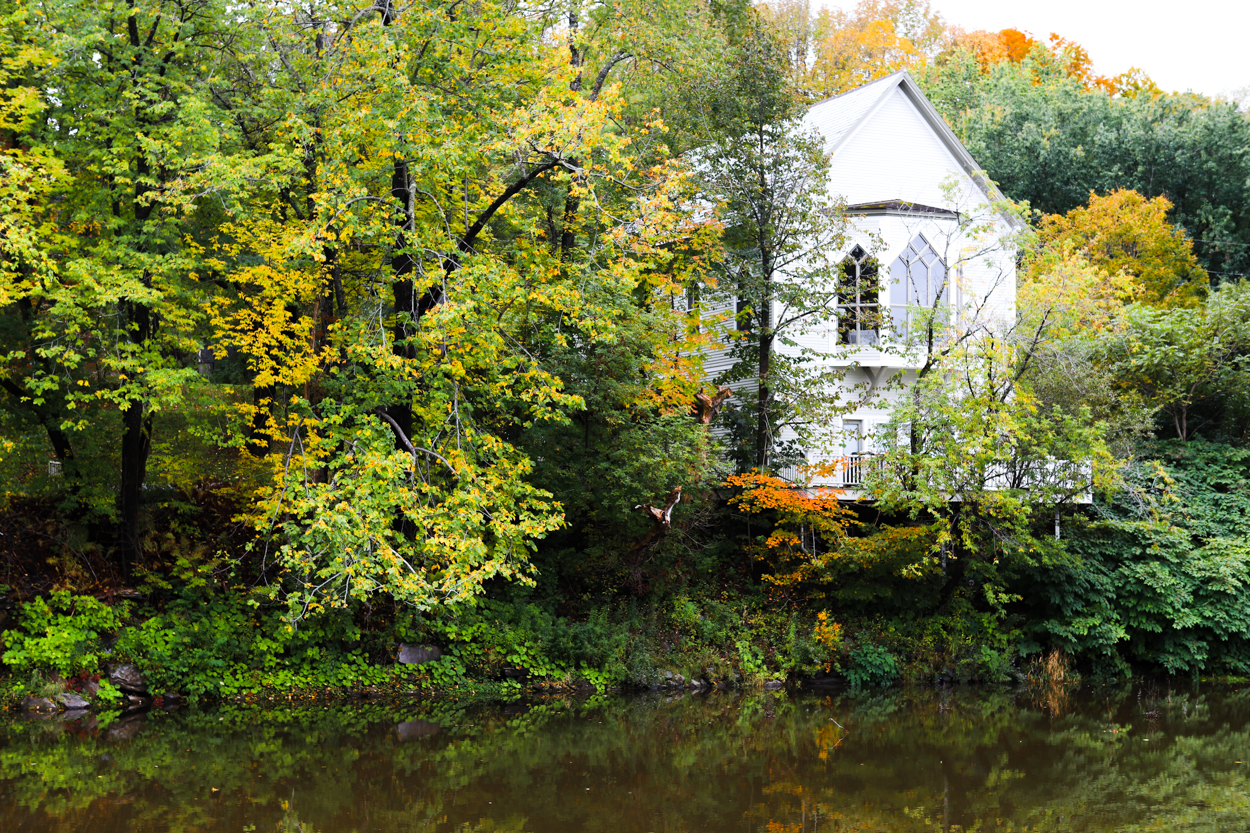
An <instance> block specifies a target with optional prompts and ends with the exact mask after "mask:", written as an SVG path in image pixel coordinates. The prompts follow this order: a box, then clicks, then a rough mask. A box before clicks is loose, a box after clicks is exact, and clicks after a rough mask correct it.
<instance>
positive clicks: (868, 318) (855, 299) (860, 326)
mask: <svg viewBox="0 0 1250 833" xmlns="http://www.w3.org/2000/svg"><path fill="white" fill-rule="evenodd" d="M879 273H880V270H879V268H878V266H877V261H876V260H874V259H873V258H871V257H869V256H868V253H867V252H866V251H864V249H863V247H862V246H856V247H855V248H853V249H851V253H850V254H849V255H847V257H846V259H845V260H843V261H842V265H841V267H840V274H839V276H838V343H839V344H876V343H877V340H878V338H879V337H880V333H881V278H880V274H879Z"/></svg>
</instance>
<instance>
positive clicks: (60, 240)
mask: <svg viewBox="0 0 1250 833" xmlns="http://www.w3.org/2000/svg"><path fill="white" fill-rule="evenodd" d="M219 12H220V9H219V8H218V7H217V6H216V5H215V4H213V3H212V2H210V0H205V2H195V3H164V2H159V1H157V0H153V2H147V0H127V2H120V1H119V2H115V3H105V4H93V3H87V4H83V3H75V2H64V3H57V4H53V5H50V6H48V7H46V9H45V10H44V14H42V15H40V16H38V17H37V18H35V17H32V18H31V19H30V20H29V22H30V24H31V25H32V26H36V27H37V31H39V33H40V34H41V35H42V36H43V37H44V38H45V43H46V44H47V46H46V48H47V50H48V51H49V53H50V55H51V56H52V60H51V62H50V66H49V67H48V68H47V69H46V70H45V71H44V72H43V73H42V74H41V75H40V77H39V79H38V81H39V84H40V86H41V88H42V94H43V96H44V97H45V99H46V100H47V102H48V104H49V106H48V107H47V109H46V111H45V113H44V114H43V115H42V118H41V119H40V120H38V121H37V122H32V123H31V124H30V127H29V131H28V134H27V135H28V139H27V141H28V142H29V143H30V144H31V145H32V146H38V147H44V148H49V149H52V150H53V151H54V152H55V154H56V155H57V156H58V157H60V158H61V159H63V160H64V162H65V169H66V172H67V177H66V179H65V180H64V181H63V182H61V183H60V184H59V187H57V189H56V191H55V193H47V194H44V195H43V196H44V198H45V199H46V200H47V201H48V203H50V206H49V207H51V205H54V206H55V219H56V223H57V226H58V231H59V233H58V234H56V235H55V236H54V237H53V239H52V240H49V241H45V243H44V245H45V246H48V244H51V246H49V247H48V248H50V249H52V250H53V251H55V253H56V254H55V262H54V265H53V266H52V268H50V269H49V270H47V272H46V273H45V275H44V279H43V280H40V281H38V282H34V283H29V284H27V285H26V287H25V290H24V294H23V297H22V298H21V299H20V300H19V301H18V304H17V310H18V312H19V315H20V318H21V321H22V324H21V326H20V327H19V328H18V329H17V331H16V332H19V333H20V336H19V339H20V340H21V342H22V343H21V344H20V346H18V345H15V346H14V347H15V349H13V350H12V351H11V352H10V353H9V355H10V357H12V358H13V359H16V357H17V356H18V355H19V354H22V355H24V356H25V357H26V358H27V362H26V363H25V364H24V365H22V366H20V367H18V366H17V365H16V364H13V365H11V367H12V368H13V375H14V376H20V377H22V378H21V379H20V381H18V380H14V379H13V378H10V382H11V383H12V385H13V386H14V387H16V388H19V389H20V393H15V392H14V390H12V389H10V391H9V392H10V394H12V395H14V396H15V398H16V399H19V400H21V401H24V402H27V403H28V404H29V405H30V406H31V407H33V408H34V409H35V410H36V411H39V412H41V413H43V414H45V415H46V419H45V421H46V422H47V423H48V424H49V426H53V424H54V423H55V426H54V430H51V431H50V439H51V440H52V445H53V449H54V451H55V453H56V454H57V456H58V457H60V458H62V459H65V458H70V457H74V456H76V455H75V454H74V452H73V448H72V446H71V445H70V442H71V441H72V439H73V437H74V435H77V436H78V437H79V438H82V437H84V436H86V435H91V434H100V435H105V436H107V435H108V433H109V432H110V431H111V430H112V425H113V424H114V423H112V419H113V418H114V417H116V419H117V420H118V422H119V423H120V424H119V425H118V429H119V437H118V440H117V443H116V444H117V447H119V450H120V453H119V455H118V457H117V458H116V459H117V464H118V468H119V472H118V474H119V476H118V483H117V487H116V490H115V491H113V490H108V489H107V487H106V488H105V489H103V490H101V491H102V492H104V493H108V492H112V493H113V494H115V495H116V505H115V507H113V508H112V511H111V513H110V514H112V515H113V516H114V517H115V519H116V523H115V535H114V536H113V543H114V545H115V548H116V551H117V553H118V554H119V556H120V562H121V566H122V568H123V570H127V569H128V568H129V566H130V565H131V564H133V563H134V562H135V561H136V560H137V559H138V557H139V554H140V551H141V543H140V504H141V502H142V499H143V485H144V481H145V479H146V477H147V469H148V462H149V457H150V454H151V448H152V432H153V423H154V420H155V418H156V416H157V414H158V413H160V412H161V411H162V410H164V409H168V408H171V407H174V406H176V405H178V403H180V402H181V401H182V400H183V397H184V396H185V393H186V390H187V388H188V386H189V385H193V384H194V382H195V380H197V379H198V378H199V377H198V375H197V374H196V371H195V369H194V367H193V364H192V362H191V360H190V357H191V356H193V355H194V353H195V349H196V347H197V346H198V344H197V341H196V335H197V332H196V330H197V327H198V326H199V321H201V320H202V316H201V313H200V311H199V302H200V299H201V293H200V286H199V284H198V281H197V277H196V275H197V269H198V268H199V260H198V255H197V253H196V252H195V251H194V249H193V248H188V247H187V246H186V245H185V238H186V235H187V234H188V231H189V229H190V227H191V224H192V223H193V221H194V218H193V217H192V216H190V215H187V214H184V213H179V212H177V211H172V210H167V208H166V207H165V206H164V205H163V198H164V195H165V193H166V191H167V190H168V189H169V188H170V186H171V184H172V183H174V182H175V181H176V180H177V179H178V177H180V176H181V175H183V174H184V173H186V171H187V170H188V169H189V168H190V167H192V166H193V165H194V164H195V162H194V161H193V160H195V159H196V158H197V157H198V156H199V155H200V154H202V153H203V152H204V151H205V150H206V149H208V148H212V147H215V146H217V145H219V144H220V143H222V142H225V141H228V136H227V135H223V134H222V133H221V132H219V131H218V129H217V125H216V124H214V123H213V118H212V115H211V113H212V106H211V104H210V103H209V102H207V101H206V100H205V99H204V98H203V97H202V96H201V92H202V91H201V89H200V88H199V85H198V82H199V81H200V80H202V76H201V72H202V71H203V70H204V69H205V68H206V67H207V65H208V64H209V63H210V62H211V61H212V58H211V57H210V54H209V52H208V50H209V48H210V45H211V44H214V43H216V42H219V38H220V37H221V36H222V30H221V29H219V28H218V22H219V17H218V15H219ZM6 387H7V386H6ZM48 408H52V409H53V411H55V413H53V412H52V411H48V410H47V409H48ZM58 432H59V436H58ZM90 441H94V442H95V443H98V447H101V448H104V449H109V447H110V446H111V445H113V443H112V441H111V439H104V440H101V439H100V437H92V438H91V440H90ZM105 453H108V452H107V451H106V452H105ZM78 471H79V467H77V466H73V467H70V468H69V471H68V473H69V474H71V475H73V474H75V473H77V472H78Z"/></svg>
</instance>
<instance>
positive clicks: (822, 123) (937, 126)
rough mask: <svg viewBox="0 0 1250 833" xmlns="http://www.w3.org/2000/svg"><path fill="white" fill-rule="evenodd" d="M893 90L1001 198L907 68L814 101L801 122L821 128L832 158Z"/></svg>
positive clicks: (975, 177)
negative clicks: (839, 93) (905, 100)
mask: <svg viewBox="0 0 1250 833" xmlns="http://www.w3.org/2000/svg"><path fill="white" fill-rule="evenodd" d="M895 90H898V91H899V92H901V93H902V94H903V96H904V97H905V98H906V99H907V100H908V101H909V102H910V103H911V105H912V106H913V107H915V108H916V112H917V113H918V114H919V115H920V117H921V119H923V120H924V122H925V124H927V125H928V126H929V129H930V130H932V131H933V133H934V134H935V135H936V136H937V137H938V139H939V140H940V141H941V142H942V144H943V145H944V146H945V147H946V149H947V150H948V151H949V152H950V154H951V156H953V157H954V158H955V161H956V162H958V163H959V166H960V168H962V169H963V171H964V173H966V174H967V175H968V176H969V178H971V179H972V181H973V182H975V183H976V184H977V186H978V187H979V188H980V189H981V190H982V191H983V192H984V193H985V196H986V198H988V199H989V200H991V201H996V200H1001V199H1003V194H1002V192H1001V191H999V190H998V188H997V187H996V186H995V185H994V183H993V182H991V181H990V180H989V179H987V178H986V176H985V174H984V173H983V172H982V170H981V166H980V165H978V164H977V161H976V160H975V159H973V158H972V154H971V153H969V152H968V149H967V148H966V147H964V145H963V142H961V141H959V137H958V136H956V135H955V133H954V131H952V130H951V129H950V125H948V124H947V123H946V120H945V119H943V118H942V116H941V114H939V113H938V111H937V110H936V109H934V107H933V105H932V104H931V103H930V102H929V99H928V98H927V97H926V96H925V94H924V93H923V92H922V91H921V89H920V85H918V84H917V83H916V81H915V79H914V78H912V77H911V75H909V74H908V73H907V71H906V70H900V71H898V72H896V73H893V74H892V75H887V76H886V77H884V78H879V79H877V80H876V81H872V82H870V83H868V84H865V85H864V86H862V87H858V88H856V89H854V90H851V91H850V92H845V93H842V94H841V95H835V96H834V97H833V98H828V99H825V100H824V101H821V102H819V103H817V104H813V105H812V107H811V108H810V109H809V110H808V112H807V115H806V116H805V117H804V119H803V121H804V124H806V125H807V126H809V127H814V128H816V129H817V130H819V131H820V133H821V135H823V136H824V137H825V149H826V150H827V151H828V152H829V156H830V158H833V157H835V156H837V154H838V151H840V150H841V149H842V148H843V147H845V146H846V143H847V142H848V141H850V139H851V138H852V137H853V136H854V135H855V134H856V133H858V132H859V130H860V128H861V127H863V125H864V124H865V123H867V122H868V120H869V119H871V118H872V116H873V114H874V113H875V112H876V111H877V110H878V109H879V108H880V107H881V105H882V104H884V103H885V101H886V100H887V99H888V98H889V97H890V95H891V94H892V93H893V92H894V91H895ZM1007 219H1008V221H1009V222H1010V224H1011V225H1012V226H1013V227H1018V226H1019V225H1020V222H1019V220H1017V219H1015V218H1014V217H1011V218H1007Z"/></svg>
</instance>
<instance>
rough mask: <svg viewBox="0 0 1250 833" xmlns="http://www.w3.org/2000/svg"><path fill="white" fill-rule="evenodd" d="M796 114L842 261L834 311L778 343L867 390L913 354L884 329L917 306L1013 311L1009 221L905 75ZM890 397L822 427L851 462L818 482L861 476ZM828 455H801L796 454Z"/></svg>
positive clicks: (965, 315) (713, 360) (963, 313)
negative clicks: (816, 147)
mask: <svg viewBox="0 0 1250 833" xmlns="http://www.w3.org/2000/svg"><path fill="white" fill-rule="evenodd" d="M803 123H804V126H805V127H807V128H809V129H812V130H815V131H817V132H818V133H819V134H820V135H821V136H822V137H823V139H824V142H825V147H826V150H827V152H828V154H829V156H830V159H831V171H830V177H829V190H830V194H831V196H833V197H834V198H836V199H839V200H841V201H843V202H844V203H845V204H846V206H847V207H848V209H847V213H848V214H849V215H851V217H852V220H851V225H852V233H851V235H850V239H849V240H847V242H846V245H845V249H844V250H843V251H841V252H837V253H834V254H836V260H840V261H841V262H842V263H843V266H842V269H841V275H842V277H841V283H840V285H839V288H838V293H837V294H838V299H837V302H838V306H839V318H840V320H832V319H826V321H825V324H824V325H823V326H819V327H815V328H811V329H809V330H808V331H807V332H805V333H803V334H801V335H798V336H797V337H796V338H795V341H796V342H797V346H792V347H787V346H778V348H777V349H778V352H786V351H790V352H797V351H798V350H802V349H804V348H808V349H810V350H812V351H815V352H817V353H819V354H822V355H824V356H825V357H826V358H824V359H822V361H825V362H827V363H829V364H830V365H836V366H840V367H841V368H842V369H844V370H845V377H844V378H845V382H844V384H845V385H846V386H847V387H848V389H850V388H851V387H852V386H855V387H854V389H855V390H857V391H864V392H865V393H866V394H872V393H873V392H874V391H882V388H881V386H882V385H883V384H884V382H885V381H886V380H887V379H890V378H891V377H893V378H894V379H895V381H905V380H906V378H907V376H908V375H909V374H910V375H911V376H912V377H913V378H914V372H915V369H916V368H917V367H919V366H920V363H921V362H922V361H923V358H922V357H921V356H919V355H917V354H916V353H915V352H914V351H913V352H911V353H908V352H907V351H901V350H900V349H898V345H899V340H898V338H896V336H897V331H898V330H899V329H901V328H905V327H906V326H907V320H908V316H909V314H914V313H915V311H916V309H917V307H921V306H923V307H929V308H938V307H940V308H941V309H942V310H943V313H942V314H944V315H945V314H949V316H950V324H951V325H952V326H954V327H956V328H957V329H962V328H968V329H977V328H996V327H998V326H999V325H1003V324H1007V323H1009V322H1011V321H1012V320H1014V318H1015V292H1016V275H1015V251H1014V249H1013V247H1012V245H1011V243H1010V240H1011V238H1012V232H1013V231H1016V230H1018V228H1019V224H1018V221H1016V220H1014V219H1013V218H1011V217H1009V216H1007V215H1005V214H1001V213H999V212H997V211H996V210H995V209H994V208H993V204H994V203H995V202H996V201H998V200H1001V199H1002V195H1001V194H1000V193H999V192H998V191H997V189H996V188H994V186H993V185H992V184H991V183H990V182H988V181H987V180H986V179H985V178H984V177H983V176H982V174H981V173H980V166H978V165H977V163H976V160H974V159H973V158H972V156H971V155H970V154H969V153H968V151H967V149H965V148H964V146H963V145H962V144H961V143H960V141H959V139H957V138H956V137H955V134H954V133H953V132H951V130H950V128H949V127H948V126H947V125H946V123H945V121H943V119H942V117H941V116H940V115H939V114H938V113H937V111H936V110H935V109H934V108H933V105H932V104H930V103H929V101H928V99H926V98H925V96H924V94H923V93H922V92H921V91H920V88H919V87H918V86H917V84H916V82H915V81H914V80H913V79H912V78H911V77H910V76H909V75H908V74H907V73H906V72H898V73H895V74H893V75H890V76H887V77H885V78H882V79H880V80H878V81H874V82H873V83H871V84H867V85H865V86H863V87H860V88H858V89H856V90H852V91H851V92H848V93H844V94H842V95H839V96H836V97H834V98H831V99H828V100H827V101H823V102H820V103H819V104H816V105H814V106H812V108H811V109H810V110H809V111H808V113H807V115H806V117H805V118H804V120H803ZM935 302H937V303H936V304H935ZM909 308H910V311H909ZM781 312H782V311H778V314H777V315H776V317H774V318H773V320H780V318H781V315H780V313H781ZM887 312H888V315H887V314H885V313H887ZM729 363H730V359H729V356H728V350H727V349H720V350H715V351H712V352H710V353H709V354H708V355H707V356H706V358H705V367H706V372H707V374H708V376H709V378H715V377H716V376H717V375H718V374H719V373H721V372H722V371H723V370H724V369H725V368H726V367H727V366H728V365H729ZM900 374H902V376H901V378H900ZM741 393H746V391H741ZM892 395H897V394H896V393H895V394H890V393H886V392H881V393H879V394H878V395H864V396H863V397H862V400H863V401H862V403H861V404H860V405H859V406H858V407H857V408H856V409H855V410H853V411H852V412H850V413H848V414H847V415H846V416H845V418H844V419H842V420H841V422H840V424H835V425H830V426H828V427H827V428H828V432H829V435H830V442H828V443H827V444H826V445H827V446H828V447H832V448H834V449H836V448H838V447H841V448H842V449H843V453H844V454H845V455H846V456H847V457H848V458H849V459H850V461H851V462H850V464H849V465H847V466H846V467H845V468H844V470H843V472H842V473H841V474H840V475H839V476H838V477H837V478H836V479H835V480H834V481H833V482H830V483H828V484H827V485H837V486H845V487H850V489H851V496H853V494H854V489H853V487H855V486H857V485H858V484H859V482H860V476H861V468H860V466H859V465H858V463H857V462H856V461H857V459H858V458H859V457H861V456H867V455H870V454H871V453H872V451H873V450H874V449H873V441H874V440H873V438H874V436H875V435H876V434H877V433H878V429H879V426H881V425H883V424H884V423H885V422H886V421H887V420H888V418H889V407H890V402H891V396H892ZM779 439H782V440H784V439H787V438H786V437H784V436H783V437H780V438H779ZM834 453H835V454H836V451H835V452H834ZM828 454H830V452H829V451H825V452H823V453H813V452H809V454H808V461H809V462H820V461H821V460H820V457H822V456H827V455H828ZM839 456H840V455H839ZM783 474H784V472H783Z"/></svg>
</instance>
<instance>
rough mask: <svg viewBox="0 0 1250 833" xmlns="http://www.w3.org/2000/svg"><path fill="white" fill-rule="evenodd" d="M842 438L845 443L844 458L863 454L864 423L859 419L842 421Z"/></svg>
mask: <svg viewBox="0 0 1250 833" xmlns="http://www.w3.org/2000/svg"><path fill="white" fill-rule="evenodd" d="M842 437H843V438H844V440H845V443H846V446H845V448H846V456H847V457H858V456H859V455H861V454H863V453H864V421H863V420H860V419H844V420H842Z"/></svg>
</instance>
